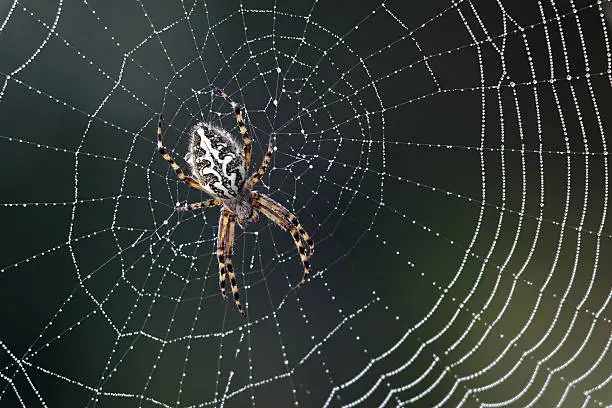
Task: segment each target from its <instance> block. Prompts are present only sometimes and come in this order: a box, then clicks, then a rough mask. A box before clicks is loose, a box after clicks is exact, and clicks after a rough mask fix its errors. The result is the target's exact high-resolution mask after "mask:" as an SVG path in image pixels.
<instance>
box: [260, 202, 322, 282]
mask: <svg viewBox="0 0 612 408" xmlns="http://www.w3.org/2000/svg"><path fill="white" fill-rule="evenodd" d="M253 206H254V207H256V208H257V209H258V210H259V211H261V212H262V213H263V214H264V215H265V216H266V217H268V218H269V219H270V220H272V221H273V222H274V223H275V224H276V225H278V226H279V227H281V228H282V229H283V230H285V231H288V232H289V233H291V236H292V237H293V240H294V241H295V246H296V247H297V249H298V252H299V254H300V258H301V259H302V263H303V264H304V275H303V276H302V280H301V281H300V283H298V285H297V287H298V288H300V287H302V286H304V284H305V283H306V280H307V279H308V275H310V262H309V258H308V257H307V256H306V250H305V248H304V244H302V240H301V239H300V234H299V232H298V230H297V229H296V228H295V227H294V226H293V225H292V224H291V223H290V222H289V221H287V220H286V219H284V218H283V217H282V216H281V215H280V214H277V213H275V212H274V210H272V209H270V208H268V207H267V206H265V205H264V204H263V203H261V202H259V201H255V200H254V201H253Z"/></svg>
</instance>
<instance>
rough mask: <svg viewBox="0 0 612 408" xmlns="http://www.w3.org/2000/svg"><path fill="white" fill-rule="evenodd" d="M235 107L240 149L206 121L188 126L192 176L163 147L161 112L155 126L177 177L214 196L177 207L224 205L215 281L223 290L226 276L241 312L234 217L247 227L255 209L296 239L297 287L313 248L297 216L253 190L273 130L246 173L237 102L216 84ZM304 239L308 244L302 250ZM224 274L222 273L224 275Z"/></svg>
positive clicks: (247, 155) (247, 145)
mask: <svg viewBox="0 0 612 408" xmlns="http://www.w3.org/2000/svg"><path fill="white" fill-rule="evenodd" d="M215 91H216V93H217V94H219V95H220V96H222V97H223V98H224V99H225V100H226V101H227V102H228V103H229V104H230V105H231V106H232V108H234V112H235V114H236V120H237V121H238V126H239V128H240V133H241V134H242V139H243V141H244V153H243V152H242V151H241V148H240V147H239V145H238V143H237V142H236V141H235V140H234V139H233V138H232V136H231V135H230V134H229V133H228V132H226V131H225V130H223V129H220V128H218V127H215V126H213V125H212V124H210V123H206V122H200V123H198V124H197V125H195V126H194V127H192V128H191V131H190V136H191V139H190V142H189V152H188V153H187V155H186V156H185V160H186V161H187V163H189V166H190V167H191V172H192V174H193V176H194V178H192V177H189V176H186V175H185V173H183V171H182V170H181V168H180V167H179V165H178V164H176V163H175V162H174V160H173V159H172V158H171V157H170V155H169V154H168V153H167V152H166V149H165V148H164V146H163V144H162V121H163V119H162V116H161V115H160V117H159V123H158V126H157V150H158V151H159V152H160V153H161V155H162V156H163V157H164V159H166V161H167V162H168V163H170V166H171V167H172V168H173V169H174V171H175V172H176V175H177V177H178V178H179V179H180V180H182V181H184V182H185V183H187V184H188V185H190V186H191V187H194V188H197V189H199V190H202V191H205V192H207V193H208V194H210V195H211V196H213V197H214V198H213V199H211V200H208V201H203V202H200V203H193V204H185V205H184V206H181V207H177V210H179V211H194V210H198V209H200V208H202V207H214V206H223V208H222V210H221V217H220V218H219V229H218V235H217V259H218V261H219V286H220V288H221V294H222V295H223V297H224V298H227V296H226V294H225V291H226V290H225V284H226V279H227V277H229V279H230V284H231V286H232V293H233V295H234V301H235V302H236V306H237V307H238V310H239V311H240V313H242V314H243V315H246V312H245V311H244V310H243V308H242V305H241V303H240V295H239V294H238V285H237V284H236V275H235V273H234V267H233V265H232V245H233V243H234V227H235V224H236V222H238V224H239V225H240V226H241V227H242V228H246V223H247V222H248V221H257V220H258V218H259V217H258V212H261V213H263V214H264V215H265V216H266V217H268V218H269V219H270V220H272V221H273V222H274V223H276V224H277V225H278V226H279V227H281V228H282V229H284V230H285V231H288V232H290V233H291V236H292V237H293V240H294V241H295V245H296V246H297V249H298V251H299V254H300V258H301V259H302V263H303V264H304V276H303V277H302V280H301V281H300V283H299V284H298V287H300V286H302V285H303V284H304V283H306V280H307V279H308V275H309V273H310V263H309V259H310V257H311V256H312V254H313V251H314V243H313V241H312V239H310V237H309V236H308V234H307V233H306V231H304V229H303V228H302V226H301V225H300V223H299V221H298V219H297V218H296V216H295V215H293V214H292V213H291V212H289V210H287V209H286V208H285V207H283V206H282V205H281V204H279V203H277V202H276V201H274V200H272V199H271V198H269V197H267V196H265V195H263V194H259V193H258V192H256V191H252V188H253V186H254V185H255V184H256V183H257V182H258V181H259V180H260V179H261V177H262V176H263V175H264V173H265V171H266V168H267V167H268V164H270V161H271V160H272V152H273V148H272V147H273V146H272V140H273V139H272V136H270V140H269V142H268V151H267V152H266V155H265V157H264V159H263V161H262V163H261V165H260V166H259V169H258V170H257V172H255V173H253V175H252V176H251V177H249V178H248V179H247V176H246V174H247V171H248V170H249V166H250V164H251V139H250V138H249V133H248V131H247V128H246V126H245V125H244V121H243V118H242V112H241V109H240V106H239V105H238V104H237V103H235V102H234V101H232V100H231V99H230V98H229V96H228V95H227V94H226V93H225V92H223V91H222V90H220V89H218V88H215ZM303 242H305V243H306V244H307V245H308V248H309V254H308V256H307V255H306V249H305V246H304V243H303ZM226 275H227V276H226Z"/></svg>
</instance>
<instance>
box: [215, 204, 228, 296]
mask: <svg viewBox="0 0 612 408" xmlns="http://www.w3.org/2000/svg"><path fill="white" fill-rule="evenodd" d="M228 215H229V211H227V210H226V209H223V211H221V217H220V218H219V232H218V235H217V260H218V261H219V287H220V288H221V296H223V299H227V295H226V294H225V256H224V253H225V237H226V235H227V224H228V222H229V218H228Z"/></svg>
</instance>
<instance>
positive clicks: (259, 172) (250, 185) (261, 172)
mask: <svg viewBox="0 0 612 408" xmlns="http://www.w3.org/2000/svg"><path fill="white" fill-rule="evenodd" d="M273 152H274V141H273V139H272V134H270V140H269V141H268V151H267V152H266V155H265V156H264V159H263V161H262V162H261V165H260V166H259V170H257V172H256V173H253V175H252V176H251V178H250V179H249V181H247V187H248V188H249V189H251V188H253V186H254V185H255V184H257V182H258V181H259V180H260V179H261V178H262V177H263V175H264V173H265V172H266V168H267V167H268V164H270V161H271V160H272V153H273Z"/></svg>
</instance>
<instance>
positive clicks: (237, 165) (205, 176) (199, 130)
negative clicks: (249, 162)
mask: <svg viewBox="0 0 612 408" xmlns="http://www.w3.org/2000/svg"><path fill="white" fill-rule="evenodd" d="M185 160H186V161H187V163H189V165H190V166H191V171H192V173H193V175H194V177H195V178H196V179H197V180H198V182H199V183H200V184H201V185H202V187H204V190H205V191H206V192H208V193H209V194H211V195H212V196H214V197H219V198H225V199H231V198H234V197H236V196H238V194H239V193H240V192H241V191H242V187H243V186H244V182H245V179H246V169H245V161H244V156H243V154H242V152H241V151H240V149H239V148H238V144H237V143H236V142H235V141H234V139H233V138H232V137H231V135H230V134H229V133H227V132H226V131H224V130H222V129H219V128H217V127H214V126H213V125H211V124H209V123H205V122H200V123H198V124H197V125H195V126H194V127H193V128H192V129H191V141H190V143H189V153H187V156H186V157H185Z"/></svg>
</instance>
